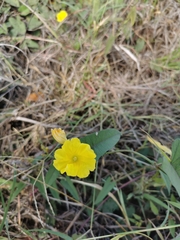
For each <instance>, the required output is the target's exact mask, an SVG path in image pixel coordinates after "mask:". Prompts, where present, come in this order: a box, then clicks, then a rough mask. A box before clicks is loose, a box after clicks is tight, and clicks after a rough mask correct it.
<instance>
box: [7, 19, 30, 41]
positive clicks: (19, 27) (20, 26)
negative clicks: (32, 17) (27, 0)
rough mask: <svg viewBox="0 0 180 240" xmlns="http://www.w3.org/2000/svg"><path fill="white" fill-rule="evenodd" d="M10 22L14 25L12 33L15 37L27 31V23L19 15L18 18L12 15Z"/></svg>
mask: <svg viewBox="0 0 180 240" xmlns="http://www.w3.org/2000/svg"><path fill="white" fill-rule="evenodd" d="M9 23H10V24H11V26H12V30H11V34H12V36H13V37H16V36H17V35H24V34H25V33H26V25H25V24H24V22H23V21H22V20H21V19H20V17H19V16H17V17H16V18H13V17H10V18H9Z"/></svg>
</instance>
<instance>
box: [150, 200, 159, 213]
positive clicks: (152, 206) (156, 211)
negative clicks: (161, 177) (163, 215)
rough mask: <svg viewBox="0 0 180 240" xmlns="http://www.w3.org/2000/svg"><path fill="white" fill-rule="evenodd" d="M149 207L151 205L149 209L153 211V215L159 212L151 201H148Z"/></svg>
mask: <svg viewBox="0 0 180 240" xmlns="http://www.w3.org/2000/svg"><path fill="white" fill-rule="evenodd" d="M150 207H151V211H152V212H153V213H154V215H158V214H159V210H158V208H157V207H156V205H155V204H154V203H153V202H152V201H150Z"/></svg>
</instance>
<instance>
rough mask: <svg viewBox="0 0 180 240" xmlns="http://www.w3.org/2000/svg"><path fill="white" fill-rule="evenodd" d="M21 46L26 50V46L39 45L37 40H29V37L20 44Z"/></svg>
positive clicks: (37, 46)
mask: <svg viewBox="0 0 180 240" xmlns="http://www.w3.org/2000/svg"><path fill="white" fill-rule="evenodd" d="M21 48H22V49H24V50H27V49H28V48H34V49H38V48H39V45H38V43H37V42H35V41H33V40H31V39H26V40H24V41H23V43H22V44H21Z"/></svg>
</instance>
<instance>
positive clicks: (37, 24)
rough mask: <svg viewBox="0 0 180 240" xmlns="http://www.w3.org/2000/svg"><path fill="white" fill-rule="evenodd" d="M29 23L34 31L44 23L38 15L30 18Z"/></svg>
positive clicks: (30, 28)
mask: <svg viewBox="0 0 180 240" xmlns="http://www.w3.org/2000/svg"><path fill="white" fill-rule="evenodd" d="M27 25H28V30H29V31H33V30H36V29H37V28H38V27H40V26H41V25H42V22H40V21H39V19H38V18H37V17H36V16H33V17H31V18H29V21H28V24H27Z"/></svg>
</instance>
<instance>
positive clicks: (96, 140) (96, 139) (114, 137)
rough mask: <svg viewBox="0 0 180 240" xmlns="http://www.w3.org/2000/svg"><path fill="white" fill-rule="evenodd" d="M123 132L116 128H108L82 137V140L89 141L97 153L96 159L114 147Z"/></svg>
mask: <svg viewBox="0 0 180 240" xmlns="http://www.w3.org/2000/svg"><path fill="white" fill-rule="evenodd" d="M120 136H121V133H120V132H119V131H118V130H116V129H112V128H111V129H106V130H102V131H99V132H96V133H92V134H89V135H87V136H85V137H82V138H81V142H83V143H87V144H89V145H90V146H91V148H92V149H93V150H94V152H95V153H96V160H98V159H99V158H100V157H101V156H103V155H104V154H105V153H106V152H107V151H108V150H110V149H112V148H113V147H114V145H115V144H116V143H117V142H118V141H119V139H120Z"/></svg>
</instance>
